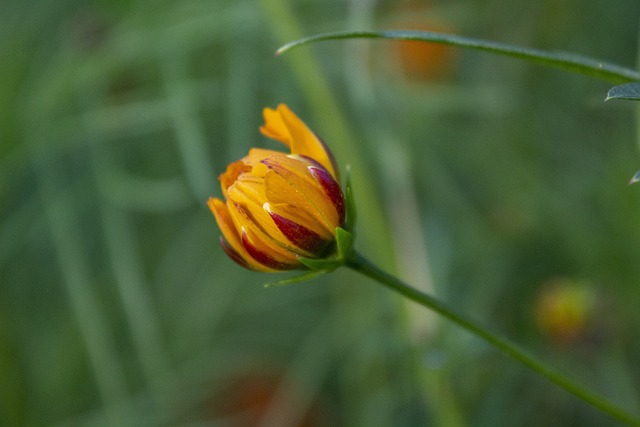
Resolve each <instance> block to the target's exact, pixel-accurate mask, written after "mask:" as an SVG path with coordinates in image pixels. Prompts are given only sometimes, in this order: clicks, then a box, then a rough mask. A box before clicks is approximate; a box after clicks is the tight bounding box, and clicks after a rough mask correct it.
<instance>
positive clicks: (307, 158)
mask: <svg viewBox="0 0 640 427" xmlns="http://www.w3.org/2000/svg"><path fill="white" fill-rule="evenodd" d="M264 120H265V123H264V125H263V126H262V127H261V128H260V131H261V132H262V133H263V134H264V135H265V136H267V137H269V138H272V139H275V140H277V141H280V142H282V143H284V144H285V145H287V146H288V147H289V150H290V153H283V152H280V151H274V150H267V149H261V148H252V149H251V150H249V154H248V155H247V156H246V157H244V158H243V159H241V160H238V161H236V162H233V163H231V164H230V165H229V166H228V167H227V170H226V171H225V172H224V173H223V174H221V175H220V177H219V180H220V185H221V188H222V194H223V197H224V199H225V200H224V201H223V200H221V199H217V198H210V199H209V201H208V205H209V208H210V209H211V211H212V212H213V214H214V215H215V217H216V220H217V222H218V225H219V226H220V229H221V231H222V234H223V236H224V238H221V239H220V242H221V244H222V247H223V249H224V250H225V252H226V253H227V255H229V257H231V259H233V260H234V261H236V262H237V263H238V264H240V265H242V266H243V267H246V268H249V269H252V270H258V271H266V272H274V271H281V270H291V269H297V268H302V269H304V268H306V267H305V264H303V263H302V262H301V261H300V259H301V258H302V259H312V260H313V259H323V258H326V257H328V256H329V255H331V252H332V249H334V246H335V245H334V243H335V240H336V228H338V227H341V226H343V224H344V222H345V199H344V196H343V193H342V190H341V188H340V185H339V183H338V182H339V176H338V168H337V167H336V163H335V160H334V158H333V155H332V154H331V152H330V151H329V149H328V148H327V147H326V146H325V145H324V143H323V142H322V141H321V140H320V138H318V137H317V136H316V135H315V134H314V133H313V132H311V130H309V128H308V127H307V126H306V125H305V124H304V122H302V121H301V120H300V119H299V118H298V117H297V116H296V115H295V114H294V113H293V112H292V111H291V110H290V109H289V108H288V107H287V106H286V105H284V104H280V105H279V106H278V108H277V109H276V110H273V109H270V108H265V109H264Z"/></svg>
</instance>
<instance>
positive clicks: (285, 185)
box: [254, 156, 340, 236]
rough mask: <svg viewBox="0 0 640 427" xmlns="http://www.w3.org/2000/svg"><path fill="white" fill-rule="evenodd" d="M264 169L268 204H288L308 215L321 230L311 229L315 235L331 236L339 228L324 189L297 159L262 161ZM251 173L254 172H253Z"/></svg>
mask: <svg viewBox="0 0 640 427" xmlns="http://www.w3.org/2000/svg"><path fill="white" fill-rule="evenodd" d="M264 165H265V166H266V167H267V168H268V172H267V173H266V174H265V178H264V180H265V184H266V196H267V199H268V201H269V202H270V203H272V204H289V205H291V206H295V207H296V208H298V209H299V210H301V211H305V212H308V213H309V214H310V215H312V216H313V217H314V218H315V219H316V220H317V222H318V223H319V224H320V225H321V226H322V228H323V230H322V229H320V230H319V229H318V228H317V226H316V227H312V228H311V229H312V230H313V231H315V232H316V233H318V234H320V235H322V236H326V235H327V233H326V232H329V233H331V235H333V233H334V231H335V228H336V227H337V226H339V225H340V215H339V213H338V212H337V211H336V208H335V206H334V204H333V202H332V201H331V199H329V198H328V197H327V195H326V193H325V192H324V189H323V188H322V186H320V184H318V182H317V181H316V180H315V179H314V178H313V177H312V176H311V174H310V173H309V171H308V169H307V166H308V164H307V163H305V162H303V161H300V160H298V159H292V158H289V157H284V156H278V157H269V158H267V159H265V160H264ZM254 169H255V168H254Z"/></svg>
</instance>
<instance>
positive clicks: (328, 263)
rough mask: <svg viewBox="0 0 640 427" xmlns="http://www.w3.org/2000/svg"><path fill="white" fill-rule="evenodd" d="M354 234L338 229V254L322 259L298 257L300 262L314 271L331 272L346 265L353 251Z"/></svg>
mask: <svg viewBox="0 0 640 427" xmlns="http://www.w3.org/2000/svg"><path fill="white" fill-rule="evenodd" d="M353 240H354V239H353V234H351V233H349V232H348V231H347V230H345V229H344V228H341V227H336V252H335V253H334V254H333V255H331V256H329V257H327V258H322V259H314V258H305V257H298V261H300V262H301V263H302V264H304V265H305V266H306V267H307V268H309V269H310V270H312V271H326V272H330V271H333V270H335V269H336V268H338V267H340V266H342V265H344V264H345V262H346V260H347V258H348V257H349V256H351V253H352V251H353Z"/></svg>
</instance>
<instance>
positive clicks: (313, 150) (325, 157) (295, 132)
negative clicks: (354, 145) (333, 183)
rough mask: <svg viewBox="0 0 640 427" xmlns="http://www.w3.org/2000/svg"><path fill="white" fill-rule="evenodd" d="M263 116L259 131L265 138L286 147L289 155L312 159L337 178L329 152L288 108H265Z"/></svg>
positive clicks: (280, 106) (333, 161) (284, 106)
mask: <svg viewBox="0 0 640 427" xmlns="http://www.w3.org/2000/svg"><path fill="white" fill-rule="evenodd" d="M263 115H264V120H265V124H264V126H262V127H261V128H260V131H261V132H262V133H263V134H264V135H265V136H267V137H269V138H273V139H275V140H278V141H280V142H283V143H284V144H286V145H288V146H289V148H290V149H291V154H299V155H302V156H307V157H310V158H312V159H314V160H315V161H317V162H318V163H320V164H321V165H322V166H324V168H325V169H327V170H328V171H329V173H331V175H332V176H333V177H334V178H336V179H337V178H338V175H337V168H336V167H335V159H334V158H333V154H332V153H331V151H330V150H329V149H328V148H327V147H326V146H325V145H324V143H323V142H322V141H321V140H320V138H318V137H317V136H316V135H315V134H314V133H313V132H312V131H311V130H310V129H309V128H308V127H307V125H306V124H305V123H304V122H303V121H302V120H300V118H299V117H298V116H296V115H295V113H294V112H293V111H291V110H290V109H289V107H287V106H286V105H285V104H280V105H278V109H277V110H272V109H270V108H265V109H264V112H263Z"/></svg>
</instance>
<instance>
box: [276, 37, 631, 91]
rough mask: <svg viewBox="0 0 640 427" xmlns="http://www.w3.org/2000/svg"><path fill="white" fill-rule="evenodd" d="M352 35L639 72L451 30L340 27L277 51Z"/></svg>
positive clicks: (566, 66)
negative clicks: (461, 34)
mask: <svg viewBox="0 0 640 427" xmlns="http://www.w3.org/2000/svg"><path fill="white" fill-rule="evenodd" d="M354 38H368V39H392V40H416V41H423V42H432V43H442V44H448V45H452V46H458V47H464V48H470V49H476V50H481V51H485V52H490V53H495V54H498V55H505V56H509V57H512V58H517V59H523V60H526V61H529V62H533V63H537V64H541V65H547V66H551V67H556V68H560V69H562V70H565V71H571V72H574V73H578V74H583V75H586V76H590V77H595V78H598V79H602V80H606V81H610V82H613V83H628V82H633V81H640V73H638V72H637V71H635V70H632V69H629V68H625V67H621V66H619V65H615V64H610V63H607V62H603V61H599V60H596V59H593V58H589V57H585V56H580V55H576V54H574V53H567V52H547V51H544V50H538V49H531V48H525V47H521V46H513V45H509V44H504V43H498V42H493V41H487V40H479V39H474V38H468V37H462V36H457V35H453V34H442V33H433V32H426V31H342V32H335V33H324V34H318V35H315V36H311V37H305V38H302V39H299V40H296V41H293V42H290V43H287V44H285V45H284V46H282V47H281V48H280V49H278V50H277V51H276V54H277V55H280V54H282V53H284V52H286V51H288V50H290V49H292V48H294V47H297V46H302V45H305V44H309V43H315V42H319V41H324V40H341V39H354Z"/></svg>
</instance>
